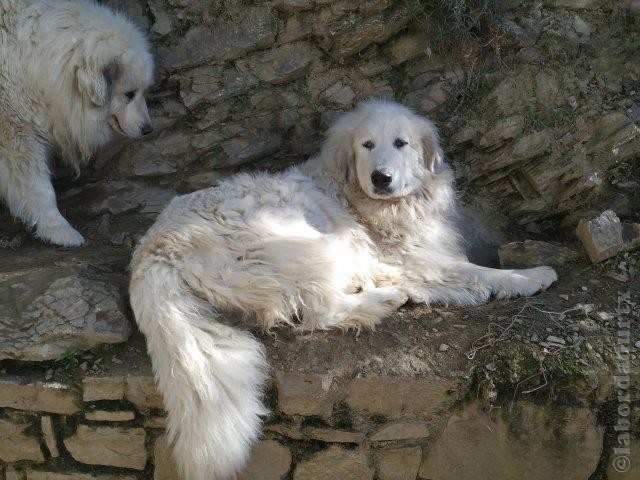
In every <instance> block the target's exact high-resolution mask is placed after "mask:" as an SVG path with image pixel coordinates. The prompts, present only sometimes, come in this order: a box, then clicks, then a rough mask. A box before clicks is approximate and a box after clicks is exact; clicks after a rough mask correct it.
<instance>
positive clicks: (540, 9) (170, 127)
mask: <svg viewBox="0 0 640 480" xmlns="http://www.w3.org/2000/svg"><path fill="white" fill-rule="evenodd" d="M106 3H108V4H110V5H112V6H114V7H115V8H119V9H122V10H124V11H126V12H127V14H128V15H129V16H130V17H131V18H132V19H133V20H134V21H136V22H137V23H138V24H139V25H141V27H142V28H144V29H145V30H147V31H148V32H149V36H150V38H151V40H152V42H153V46H154V51H155V56H156V60H157V65H158V68H157V74H156V85H155V87H154V88H153V89H152V91H151V92H150V94H149V97H150V98H149V103H150V107H151V113H152V116H153V118H154V122H155V128H156V131H155V133H154V134H153V135H152V136H151V137H150V138H147V139H145V140H144V141H138V142H134V143H129V144H126V143H125V144H119V145H117V146H114V147H113V148H111V149H109V150H108V151H107V152H103V153H102V154H101V156H100V158H99V159H98V161H97V164H96V167H95V168H94V170H92V171H87V172H85V174H84V176H83V177H82V178H81V179H79V180H70V179H69V177H67V180H68V182H65V181H64V180H63V181H62V182H61V183H60V186H61V188H62V189H68V188H69V187H73V188H71V191H69V192H68V193H67V194H66V195H65V198H64V201H63V207H64V208H65V209H66V210H68V211H69V212H72V213H71V214H72V215H77V216H79V218H81V219H84V218H86V217H91V218H93V219H96V218H99V220H95V221H96V223H98V225H96V227H97V226H101V227H102V228H101V229H98V228H96V231H95V232H91V233H90V234H89V235H90V236H93V238H95V239H96V240H102V241H105V240H106V241H109V240H110V241H112V242H116V243H117V242H122V241H124V240H125V239H124V238H123V237H125V236H126V235H125V232H122V231H118V229H117V228H114V227H113V226H112V225H111V224H112V223H114V222H113V217H114V216H115V217H119V216H120V215H121V214H123V213H131V212H136V213H140V212H143V213H146V214H152V215H153V214H154V213H155V212H156V211H157V210H158V209H159V208H160V206H161V205H162V204H164V203H165V202H166V201H167V199H168V198H170V197H171V196H172V195H173V194H175V192H185V191H191V190H194V189H197V188H202V187H205V186H209V185H211V184H212V183H215V182H216V181H217V180H219V179H220V178H223V177H224V176H227V175H229V174H230V173H232V172H234V171H236V170H238V169H255V168H280V167H282V166H283V165H287V164H291V163H295V162H299V161H301V160H303V159H305V158H306V157H308V156H309V155H311V154H313V153H314V152H316V151H317V149H318V145H319V142H320V141H321V138H322V133H323V132H324V131H325V130H326V128H327V125H329V124H330V123H331V121H332V119H333V118H335V116H336V114H338V113H339V112H340V111H344V110H347V109H349V108H352V107H353V106H354V105H355V104H356V103H357V102H358V101H359V100H361V99H366V98H370V97H384V98H395V99H397V100H399V101H402V102H404V103H406V104H407V105H410V106H412V107H414V108H415V109H416V110H417V111H418V112H419V113H421V114H424V115H427V116H429V117H431V118H432V119H433V120H434V121H435V122H436V124H437V125H438V127H439V128H440V130H441V132H442V134H443V143H444V145H445V147H446V150H447V153H448V158H449V160H450V161H451V162H452V163H453V165H454V167H455V169H456V175H457V179H458V184H459V187H460V189H461V191H462V192H463V194H464V195H463V197H464V198H463V199H464V201H465V203H466V204H467V205H468V206H469V209H470V212H469V213H470V215H471V216H472V217H474V216H476V214H477V212H481V213H479V214H478V215H479V218H480V219H481V220H482V221H484V222H485V223H486V224H488V225H489V226H490V227H491V229H493V235H494V237H497V238H500V239H502V238H504V236H505V235H506V236H509V233H510V234H511V235H513V232H514V231H518V230H517V229H516V230H513V225H514V224H515V225H520V226H522V227H523V228H526V229H527V230H529V231H533V232H535V233H540V232H542V233H545V232H547V233H549V234H550V235H551V236H553V235H554V234H556V235H557V226H558V225H561V226H563V227H567V228H574V227H575V224H576V223H577V220H578V219H579V217H580V216H581V215H584V214H586V213H591V212H599V211H601V210H603V209H604V207H607V208H612V209H614V210H616V211H617V212H618V214H620V215H622V216H631V215H633V213H634V209H633V208H631V205H633V203H634V201H636V200H637V196H638V194H637V188H635V187H636V184H635V183H634V180H633V178H635V177H637V175H638V169H637V166H636V162H635V159H636V158H637V155H638V150H639V148H640V137H638V133H639V132H640V130H639V129H638V127H637V125H636V123H635V122H636V121H637V120H638V118H639V117H640V105H639V104H638V95H640V91H638V89H637V82H638V79H639V75H640V62H638V59H637V54H636V48H635V45H637V41H638V40H639V38H638V22H637V21H636V16H635V15H636V14H637V13H638V8H637V5H636V2H630V1H627V2H603V1H600V0H593V1H591V0H590V1H584V0H580V1H569V0H567V1H555V0H553V1H552V0H548V1H543V2H536V3H535V4H531V3H530V2H522V1H517V0H515V1H514V0H509V1H506V0H505V1H498V2H496V4H497V7H496V14H495V21H494V29H493V31H491V32H489V33H487V34H485V35H484V36H483V37H481V38H480V39H478V40H477V41H475V42H471V43H466V44H458V43H457V39H456V38H447V39H446V40H447V41H448V43H447V45H449V46H448V47H445V48H440V45H439V44H436V43H435V42H434V41H433V39H432V38H430V37H429V36H428V35H427V34H426V33H425V31H427V27H428V26H429V20H428V18H429V16H428V13H427V14H426V18H427V20H426V22H425V20H424V18H425V14H420V16H419V17H417V16H416V14H415V13H412V10H411V9H410V8H409V7H410V6H411V5H414V6H415V5H416V4H419V3H420V2H419V1H417V0H416V1H393V0H368V1H364V2H361V1H352V0H335V1H332V0H317V1H315V0H305V1H298V0H296V1H288V0H283V1H270V2H262V1H261V2H246V4H245V3H243V2H241V1H240V0H227V1H224V2H222V1H219V2H206V1H201V0H192V1H187V0H148V1H146V0H135V1H119V0H109V1H107V2H106ZM451 45H452V46H451ZM636 183H637V182H636ZM474 212H475V213H474ZM115 223H118V222H115ZM127 226H128V227H131V225H127ZM128 232H129V233H130V232H131V228H129V230H128ZM507 232H509V233H507Z"/></svg>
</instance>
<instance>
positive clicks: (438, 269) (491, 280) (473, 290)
mask: <svg viewBox="0 0 640 480" xmlns="http://www.w3.org/2000/svg"><path fill="white" fill-rule="evenodd" d="M407 265H408V266H407V267H406V268H405V287H406V289H407V291H408V293H409V296H410V298H411V300H412V301H414V302H417V303H443V304H454V305H477V304H479V303H483V302H485V301H487V300H488V299H489V298H490V297H491V296H492V295H493V296H495V297H496V298H508V297H516V296H531V295H535V294H536V293H538V292H540V291H542V290H546V289H547V288H548V287H549V286H550V285H551V284H553V283H554V282H555V281H556V280H557V279H558V276H557V274H556V272H555V271H554V270H553V268H551V267H536V268H528V269H523V270H499V269H494V268H487V267H481V266H479V265H474V264H472V263H467V262H460V261H455V262H450V263H446V264H444V265H442V264H439V265H431V264H425V263H424V262H420V261H416V262H410V261H408V262H407Z"/></svg>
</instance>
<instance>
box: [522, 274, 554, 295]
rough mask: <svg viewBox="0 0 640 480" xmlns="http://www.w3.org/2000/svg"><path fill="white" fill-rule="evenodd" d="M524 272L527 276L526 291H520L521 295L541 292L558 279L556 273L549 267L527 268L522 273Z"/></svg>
mask: <svg viewBox="0 0 640 480" xmlns="http://www.w3.org/2000/svg"><path fill="white" fill-rule="evenodd" d="M525 272H526V276H527V277H528V285H527V288H526V290H527V291H524V292H521V295H526V296H530V295H535V294H536V293H538V292H543V291H545V290H546V289H547V288H549V287H550V286H551V285H553V284H554V283H555V282H557V281H558V274H557V273H556V271H555V270H554V269H553V268H551V267H536V268H528V269H527V270H525V271H524V272H523V273H525Z"/></svg>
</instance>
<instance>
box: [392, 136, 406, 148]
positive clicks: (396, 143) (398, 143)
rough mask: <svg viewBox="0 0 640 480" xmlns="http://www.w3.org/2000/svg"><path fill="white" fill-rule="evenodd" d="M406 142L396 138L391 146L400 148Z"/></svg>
mask: <svg viewBox="0 0 640 480" xmlns="http://www.w3.org/2000/svg"><path fill="white" fill-rule="evenodd" d="M406 144H407V142H405V141H404V140H402V139H401V138H396V139H395V140H394V142H393V146H394V147H396V148H402V147H404V146H405V145H406Z"/></svg>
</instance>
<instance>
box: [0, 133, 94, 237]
mask: <svg viewBox="0 0 640 480" xmlns="http://www.w3.org/2000/svg"><path fill="white" fill-rule="evenodd" d="M3 140H4V141H3V142H2V143H3V144H2V145H1V146H0V157H1V158H0V195H1V196H2V197H3V198H4V200H5V201H6V202H7V205H8V206H9V210H10V212H11V214H12V215H15V216H16V217H18V218H20V219H21V220H22V221H23V222H24V223H25V224H27V225H28V226H34V225H35V227H36V236H37V237H38V238H41V239H42V240H45V241H48V242H51V243H53V244H55V245H60V246H63V247H75V246H78V245H82V244H83V243H84V238H82V235H80V234H79V233H78V232H77V231H76V230H75V229H74V228H73V227H72V226H71V225H70V224H69V222H67V220H66V219H65V218H64V217H63V216H62V214H61V213H60V211H59V210H58V206H57V204H56V195H55V192H54V190H53V186H52V185H51V176H50V172H49V167H48V164H47V149H46V147H45V146H44V145H42V144H41V143H40V142H38V141H37V140H36V139H35V138H31V137H30V136H26V135H20V134H18V135H15V136H14V137H13V138H9V136H8V135H7V136H6V137H5V138H4V139H3ZM7 141H8V142H10V144H9V145H7ZM7 147H9V148H7Z"/></svg>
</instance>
